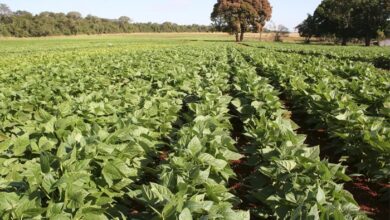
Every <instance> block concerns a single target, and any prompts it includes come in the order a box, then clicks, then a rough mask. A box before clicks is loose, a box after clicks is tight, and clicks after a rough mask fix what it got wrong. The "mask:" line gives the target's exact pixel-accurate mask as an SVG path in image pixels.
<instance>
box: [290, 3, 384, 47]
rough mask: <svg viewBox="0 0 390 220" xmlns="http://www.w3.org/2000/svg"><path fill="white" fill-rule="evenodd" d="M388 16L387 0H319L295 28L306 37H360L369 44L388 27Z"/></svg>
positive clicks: (343, 42) (343, 39)
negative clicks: (309, 13)
mask: <svg viewBox="0 0 390 220" xmlns="http://www.w3.org/2000/svg"><path fill="white" fill-rule="evenodd" d="M389 18H390V1H389V0H323V1H322V2H321V4H320V5H319V6H318V7H317V9H316V10H315V12H314V14H313V16H311V15H308V17H307V18H306V20H305V21H303V22H302V23H301V24H300V25H298V26H297V28H298V30H299V33H300V35H301V36H303V37H306V39H310V38H311V37H312V36H335V37H337V38H339V39H341V41H342V45H346V44H347V42H348V40H349V39H351V38H359V39H362V38H363V39H364V40H365V44H366V46H369V45H370V43H371V39H372V38H376V37H377V36H378V33H385V32H386V30H387V29H388V28H389V26H390V24H389V23H390V21H389Z"/></svg>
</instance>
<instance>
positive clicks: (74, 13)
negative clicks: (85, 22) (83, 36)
mask: <svg viewBox="0 0 390 220" xmlns="http://www.w3.org/2000/svg"><path fill="white" fill-rule="evenodd" d="M66 17H68V18H71V19H75V20H76V19H81V18H82V15H81V13H80V12H77V11H71V12H68V14H66Z"/></svg>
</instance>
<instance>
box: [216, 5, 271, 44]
mask: <svg viewBox="0 0 390 220" xmlns="http://www.w3.org/2000/svg"><path fill="white" fill-rule="evenodd" d="M271 15H272V7H271V4H270V3H269V1H268V0H218V2H217V3H216V4H215V5H214V9H213V12H212V14H211V19H212V20H213V21H214V23H215V24H216V26H217V27H219V29H220V30H225V31H229V32H230V33H233V34H235V36H236V41H237V42H239V41H243V40H244V34H245V32H247V31H256V32H257V31H262V29H263V27H264V25H265V22H266V21H269V20H270V19H271Z"/></svg>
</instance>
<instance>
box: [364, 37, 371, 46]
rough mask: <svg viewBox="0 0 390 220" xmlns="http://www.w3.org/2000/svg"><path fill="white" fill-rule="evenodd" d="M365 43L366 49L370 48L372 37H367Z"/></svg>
mask: <svg viewBox="0 0 390 220" xmlns="http://www.w3.org/2000/svg"><path fill="white" fill-rule="evenodd" d="M364 41H365V43H366V47H369V46H370V45H371V37H365V38H364Z"/></svg>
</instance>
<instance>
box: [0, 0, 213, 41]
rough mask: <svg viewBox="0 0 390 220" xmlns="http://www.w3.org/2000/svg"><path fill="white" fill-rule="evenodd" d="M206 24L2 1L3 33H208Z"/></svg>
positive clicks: (1, 34) (33, 34)
mask: <svg viewBox="0 0 390 220" xmlns="http://www.w3.org/2000/svg"><path fill="white" fill-rule="evenodd" d="M210 30H211V27H210V26H207V25H197V24H193V25H178V24H175V23H172V22H164V23H162V24H158V23H152V22H149V23H133V22H132V21H131V19H130V18H129V17H126V16H121V17H119V18H118V19H106V18H100V17H97V16H93V15H87V16H85V17H83V16H82V15H81V14H80V13H79V12H69V13H67V14H65V13H54V12H42V13H39V14H37V15H33V14H32V13H30V12H28V11H15V12H13V11H11V9H10V8H9V7H8V6H7V5H5V4H0V36H3V37H44V36H58V35H80V34H88V35H90V34H114V33H140V32H150V33H160V32H208V31H210Z"/></svg>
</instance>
